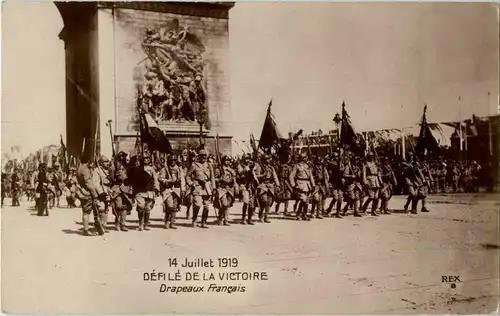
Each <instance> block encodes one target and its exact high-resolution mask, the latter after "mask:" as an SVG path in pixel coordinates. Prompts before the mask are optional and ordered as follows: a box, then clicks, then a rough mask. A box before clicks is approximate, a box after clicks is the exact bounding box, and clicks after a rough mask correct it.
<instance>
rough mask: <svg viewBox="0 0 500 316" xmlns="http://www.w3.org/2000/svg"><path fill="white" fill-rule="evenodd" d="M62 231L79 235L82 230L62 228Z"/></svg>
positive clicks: (81, 234)
mask: <svg viewBox="0 0 500 316" xmlns="http://www.w3.org/2000/svg"><path fill="white" fill-rule="evenodd" d="M62 232H63V233H65V234H68V235H80V236H83V230H80V229H79V230H73V229H63V230H62Z"/></svg>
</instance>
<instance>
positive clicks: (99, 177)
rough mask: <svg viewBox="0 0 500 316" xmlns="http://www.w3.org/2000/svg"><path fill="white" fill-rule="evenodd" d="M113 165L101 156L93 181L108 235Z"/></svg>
mask: <svg viewBox="0 0 500 316" xmlns="http://www.w3.org/2000/svg"><path fill="white" fill-rule="evenodd" d="M111 180H112V179H111V165H110V161H109V159H108V158H107V157H105V156H101V157H100V158H99V161H98V162H97V166H96V168H94V170H93V171H92V181H94V187H95V190H96V191H97V197H98V201H97V202H96V206H97V210H98V213H99V218H100V221H101V224H102V226H103V228H104V232H105V233H107V232H108V230H107V229H106V224H107V223H108V210H109V203H110V199H111V183H112V182H111Z"/></svg>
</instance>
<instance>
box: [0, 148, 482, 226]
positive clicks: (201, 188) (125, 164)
mask: <svg viewBox="0 0 500 316" xmlns="http://www.w3.org/2000/svg"><path fill="white" fill-rule="evenodd" d="M180 158H182V156H175V155H169V156H167V157H166V159H165V160H158V161H154V163H153V160H152V156H151V155H149V154H145V155H144V157H143V158H142V159H141V158H140V157H139V156H133V157H130V158H129V157H128V155H127V154H126V153H124V152H120V153H119V154H118V155H117V157H115V158H114V159H112V160H111V161H110V160H109V159H108V158H107V157H104V156H101V157H100V158H99V159H98V161H97V162H96V163H95V165H93V164H91V163H90V162H89V158H88V157H83V158H82V159H81V164H80V166H79V167H78V170H76V169H75V168H69V170H68V174H67V175H65V173H64V172H63V171H62V170H61V169H60V166H59V165H58V164H54V165H53V166H52V167H51V168H48V166H47V165H46V164H40V166H39V169H38V170H37V171H36V172H33V173H32V174H31V180H30V181H29V182H30V186H31V187H32V188H33V191H34V192H35V197H36V198H35V203H36V207H37V209H38V215H40V216H47V215H48V210H49V209H50V208H51V207H52V206H59V199H60V197H61V196H62V193H64V195H65V196H66V201H67V205H68V206H69V207H76V205H77V202H79V205H80V207H81V208H82V223H83V233H84V234H85V235H88V236H91V235H93V232H92V231H91V228H90V221H91V217H92V216H93V219H94V224H95V226H96V227H97V226H99V227H102V228H103V229H102V232H101V230H98V232H99V233H100V234H105V233H106V232H108V229H107V227H108V226H107V224H108V214H109V211H111V212H112V214H113V215H114V227H115V230H116V231H128V230H129V229H128V227H127V216H129V215H131V214H132V210H134V209H135V210H136V212H137V218H138V223H139V225H138V227H137V230H138V231H148V230H150V226H151V225H150V220H151V212H152V210H153V208H154V206H155V203H157V198H158V199H159V198H160V197H161V204H162V211H163V222H164V225H163V227H164V228H165V229H176V228H177V227H176V219H177V218H178V213H179V212H180V210H181V207H182V206H184V207H185V208H186V215H187V218H188V219H191V226H192V227H197V226H198V224H199V227H201V228H208V227H209V225H208V224H209V223H208V220H209V217H210V214H214V215H215V217H216V220H215V224H216V225H221V226H229V225H230V224H231V222H234V221H231V214H230V211H231V209H232V206H233V205H234V203H235V202H236V201H237V200H239V201H240V202H242V209H241V220H238V221H237V222H240V223H241V224H248V225H254V223H255V222H254V221H255V220H257V221H258V222H262V223H270V221H271V215H272V214H271V208H272V207H273V206H274V214H279V212H280V206H281V205H283V206H284V211H283V215H284V216H291V217H293V218H295V219H296V220H304V221H310V220H311V219H312V218H316V219H321V218H324V217H335V218H342V217H343V216H346V215H347V214H348V212H349V211H350V210H352V214H353V216H355V217H362V216H363V214H366V213H367V212H369V214H370V215H372V216H378V215H379V214H390V213H391V211H390V210H389V201H390V199H391V197H392V196H393V194H394V192H395V188H396V187H397V186H398V177H397V176H396V172H395V171H394V170H395V169H396V168H393V167H391V163H390V161H389V159H388V158H387V157H383V158H382V159H381V160H380V159H379V157H378V156H377V155H376V153H369V154H368V155H367V156H366V158H365V159H361V158H360V157H358V156H356V155H354V154H352V153H350V152H349V151H344V152H341V151H335V152H333V153H332V154H331V155H327V156H326V157H324V158H320V157H314V156H308V155H306V154H305V153H298V154H291V155H290V156H289V157H288V158H287V159H286V161H284V162H282V163H280V162H279V161H278V159H275V158H276V157H274V156H273V155H270V154H267V153H266V154H258V155H255V156H253V157H252V156H251V155H244V156H243V157H242V158H241V159H238V160H237V161H234V160H233V159H232V158H231V157H227V156H224V157H222V158H221V159H220V160H219V159H215V158H214V157H212V156H209V155H208V152H207V151H206V150H205V149H201V150H199V151H198V152H197V154H196V157H195V158H194V161H193V162H192V163H189V161H185V160H183V159H180ZM408 158H409V159H408V161H406V162H404V163H403V164H402V165H401V168H400V169H401V173H402V181H403V183H404V186H405V192H407V193H408V199H407V203H406V205H405V208H404V211H405V212H407V213H408V212H411V213H413V214H415V213H417V206H418V203H419V202H421V205H422V206H421V212H428V211H429V210H428V208H427V195H428V194H429V193H432V192H436V191H438V190H440V189H442V188H443V186H444V187H446V185H447V182H448V177H449V172H448V170H447V169H449V166H447V165H446V164H444V162H439V163H437V162H428V159H427V157H420V159H418V157H416V156H415V155H413V154H411V153H410V154H409V155H408ZM218 161H220V162H218ZM453 168H455V169H457V168H458V167H457V165H456V164H455V165H454V167H453ZM474 168H475V169H474ZM455 169H453V170H455ZM474 170H480V166H479V165H477V164H475V163H472V164H470V171H469V173H470V174H474ZM445 171H446V173H445ZM476 172H477V171H476ZM464 174H466V176H467V173H464ZM452 175H453V176H455V173H452ZM470 177H471V178H473V176H472V175H470ZM24 178H25V177H24V176H23V171H22V170H21V169H15V170H14V172H13V173H12V175H10V179H9V177H8V176H7V175H5V174H3V175H2V202H3V198H4V197H5V194H4V193H5V191H7V190H5V188H6V187H10V191H11V192H10V194H11V196H12V197H13V205H19V197H20V195H21V193H20V192H21V190H22V188H23V184H22V183H23V182H24V180H23V179H24ZM28 178H29V177H28ZM6 179H9V180H10V185H8V183H7V181H6ZM452 179H453V181H455V180H456V179H455V178H452ZM461 179H463V177H462V178H461ZM466 179H467V178H466ZM400 181H401V180H400ZM467 181H472V180H467ZM456 182H459V180H456ZM453 183H454V182H453ZM471 190H474V188H472V189H471ZM327 199H331V200H330V203H329V204H327ZM290 201H294V202H295V205H296V206H295V207H293V208H292V207H291V203H290ZM191 209H192V211H193V212H192V216H190V210H191ZM368 210H369V211H368ZM91 215H92V216H91ZM199 217H200V221H199V222H198V218H199Z"/></svg>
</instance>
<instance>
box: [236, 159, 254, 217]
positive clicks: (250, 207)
mask: <svg viewBox="0 0 500 316" xmlns="http://www.w3.org/2000/svg"><path fill="white" fill-rule="evenodd" d="M253 171H254V165H253V161H252V160H251V158H250V157H249V156H243V158H242V161H241V163H240V164H239V165H238V170H237V174H236V182H237V183H238V185H239V189H238V191H239V193H240V200H241V202H243V206H242V216H241V224H245V223H247V224H249V225H253V224H254V223H253V221H252V216H253V213H254V210H255V179H256V178H255V177H254V172H253ZM247 215H248V217H247ZM245 218H246V219H245Z"/></svg>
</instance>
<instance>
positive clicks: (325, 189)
mask: <svg viewBox="0 0 500 316" xmlns="http://www.w3.org/2000/svg"><path fill="white" fill-rule="evenodd" d="M313 177H314V182H315V184H316V186H315V188H314V192H313V194H312V208H311V216H314V211H316V218H318V219H321V218H323V216H322V214H323V213H324V211H325V203H326V198H327V197H328V195H329V192H330V179H329V178H328V171H327V169H326V166H325V163H324V162H323V161H322V160H321V159H319V158H317V159H316V162H315V164H314V167H313Z"/></svg>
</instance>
